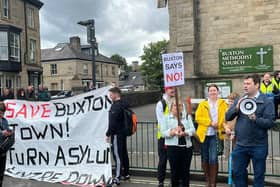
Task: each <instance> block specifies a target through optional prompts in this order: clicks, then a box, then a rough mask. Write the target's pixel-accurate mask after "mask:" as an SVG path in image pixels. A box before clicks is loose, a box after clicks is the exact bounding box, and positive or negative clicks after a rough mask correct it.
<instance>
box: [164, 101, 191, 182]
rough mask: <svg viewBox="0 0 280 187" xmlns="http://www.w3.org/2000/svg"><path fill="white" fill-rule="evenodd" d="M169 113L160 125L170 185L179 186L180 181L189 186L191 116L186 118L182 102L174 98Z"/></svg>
mask: <svg viewBox="0 0 280 187" xmlns="http://www.w3.org/2000/svg"><path fill="white" fill-rule="evenodd" d="M170 103H171V106H170V107H169V108H170V112H169V115H167V116H166V117H165V120H164V122H163V124H162V127H161V134H162V136H163V137H165V145H166V146H167V157H168V160H169V164H170V168H171V183H172V187H177V186H179V181H180V180H181V181H182V185H183V186H184V187H188V186H189V181H190V165H191V159H192V153H193V151H192V142H191V136H193V135H194V133H195V128H194V126H193V123H192V120H191V117H189V118H188V119H187V118H186V114H184V112H183V104H182V103H181V102H180V101H179V102H178V104H179V106H177V105H176V101H175V99H174V100H172V101H171V102H170ZM177 107H179V112H180V114H179V121H180V123H179V124H178V119H177Z"/></svg>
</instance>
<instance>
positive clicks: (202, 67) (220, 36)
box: [157, 0, 280, 98]
mask: <svg viewBox="0 0 280 187" xmlns="http://www.w3.org/2000/svg"><path fill="white" fill-rule="evenodd" d="M157 2H158V7H159V8H168V11H169V34H170V42H169V47H168V52H176V51H180V52H183V54H184V64H185V86H183V87H182V89H181V90H182V93H183V95H184V96H185V95H189V96H192V97H196V98H197V97H205V89H206V86H207V85H208V84H210V83H217V84H219V86H220V88H221V91H222V93H221V94H222V95H223V97H225V96H227V94H228V93H229V92H231V91H236V92H239V93H243V90H242V87H243V84H242V82H243V78H244V76H245V75H248V74H250V73H258V74H259V75H263V74H264V72H270V73H271V74H272V72H273V71H276V70H279V69H280V55H279V54H280V35H279V32H280V14H279V12H280V9H279V8H280V1H278V0H270V1H264V0H232V1H216V0H188V1H185V0H158V1H157Z"/></svg>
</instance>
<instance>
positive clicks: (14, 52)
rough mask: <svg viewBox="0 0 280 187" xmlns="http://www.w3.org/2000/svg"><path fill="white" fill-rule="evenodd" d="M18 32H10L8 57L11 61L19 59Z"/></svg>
mask: <svg viewBox="0 0 280 187" xmlns="http://www.w3.org/2000/svg"><path fill="white" fill-rule="evenodd" d="M19 51H20V48H19V34H17V33H13V32H10V58H11V60H13V61H17V62H19V61H20V55H19V54H20V52H19Z"/></svg>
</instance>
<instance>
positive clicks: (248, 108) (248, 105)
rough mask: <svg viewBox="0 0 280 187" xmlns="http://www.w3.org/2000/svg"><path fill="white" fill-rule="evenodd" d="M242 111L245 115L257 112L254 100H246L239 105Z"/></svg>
mask: <svg viewBox="0 0 280 187" xmlns="http://www.w3.org/2000/svg"><path fill="white" fill-rule="evenodd" d="M239 109H240V111H241V112H242V113H243V114H245V115H251V114H253V113H255V112H256V110H257V103H256V101H255V100H254V99H251V98H244V99H242V101H241V102H240V105H239Z"/></svg>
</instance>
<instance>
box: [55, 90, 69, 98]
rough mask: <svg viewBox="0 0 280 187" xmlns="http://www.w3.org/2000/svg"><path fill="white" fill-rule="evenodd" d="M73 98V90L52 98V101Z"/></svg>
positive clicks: (64, 91)
mask: <svg viewBox="0 0 280 187" xmlns="http://www.w3.org/2000/svg"><path fill="white" fill-rule="evenodd" d="M71 96H73V92H72V90H63V91H61V92H59V93H58V94H56V95H53V96H51V99H61V98H66V97H71Z"/></svg>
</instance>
